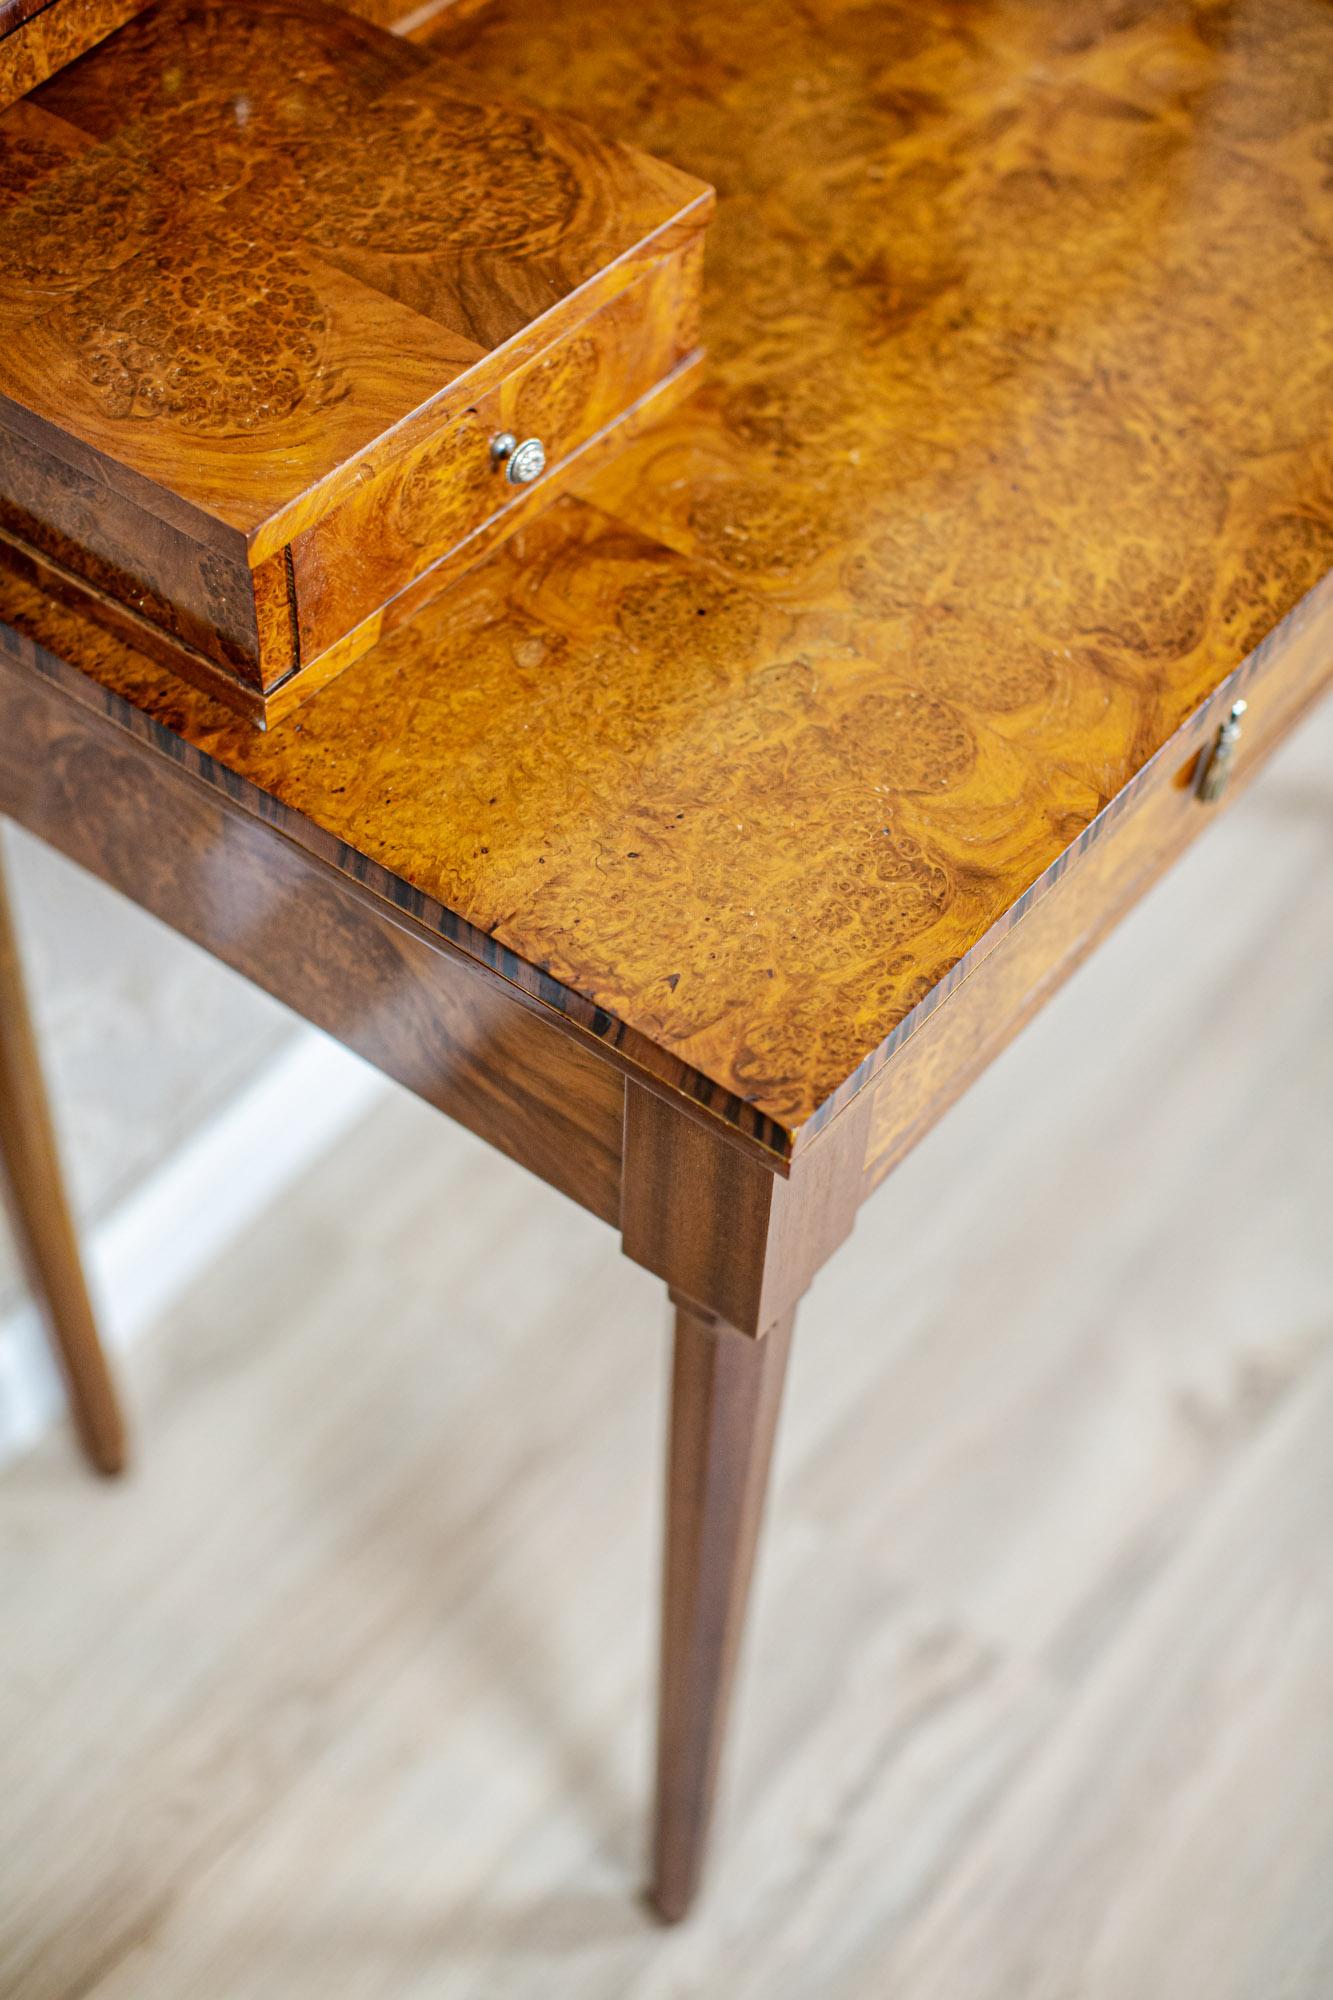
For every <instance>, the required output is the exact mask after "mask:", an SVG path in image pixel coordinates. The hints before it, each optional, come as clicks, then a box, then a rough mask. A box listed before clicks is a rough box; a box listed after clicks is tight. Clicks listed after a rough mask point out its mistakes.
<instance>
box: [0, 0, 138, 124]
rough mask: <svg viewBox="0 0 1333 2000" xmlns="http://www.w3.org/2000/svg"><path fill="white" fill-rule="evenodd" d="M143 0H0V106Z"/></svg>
mask: <svg viewBox="0 0 1333 2000" xmlns="http://www.w3.org/2000/svg"><path fill="white" fill-rule="evenodd" d="M146 4H147V0H0V110H3V108H4V107H5V105H7V104H12V103H13V102H14V100H15V98H18V97H22V96H23V95H24V93H25V92H26V91H29V90H35V89H36V87H37V85H38V84H39V83H44V82H45V80H46V78H47V77H48V76H51V75H52V74H53V73H54V72H55V71H56V70H58V69H60V68H61V67H62V66H63V65H64V64H65V63H68V62H73V61H74V60H75V58H76V57H77V56H81V55H83V54H84V52H85V51H86V50H88V49H90V48H92V47H93V46H94V45H95V44H96V43H97V42H100V41H102V40H103V38H104V37H105V36H107V35H110V34H112V33H114V31H115V30H116V29H117V28H119V27H121V26H122V24H123V23H124V22H126V21H128V20H129V19H130V18H131V16H132V15H134V14H137V13H138V11H139V9H140V8H141V7H143V6H145V5H146Z"/></svg>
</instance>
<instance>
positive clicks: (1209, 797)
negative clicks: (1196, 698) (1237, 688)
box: [1194, 701, 1245, 806]
mask: <svg viewBox="0 0 1333 2000" xmlns="http://www.w3.org/2000/svg"><path fill="white" fill-rule="evenodd" d="M1244 713H1245V703H1244V702H1243V701H1233V702H1232V704H1231V713H1230V715H1228V717H1227V719H1226V721H1225V722H1224V723H1223V724H1222V727H1221V728H1220V729H1219V730H1218V732H1217V740H1216V742H1215V743H1214V744H1213V746H1212V748H1211V749H1210V750H1206V751H1205V752H1204V755H1203V760H1202V762H1201V763H1200V765H1199V775H1198V777H1197V778H1196V779H1195V781H1194V791H1195V796H1196V797H1197V798H1199V799H1201V800H1202V801H1203V803H1204V805H1206V806H1210V805H1212V804H1213V802H1214V801H1215V800H1217V799H1220V798H1221V796H1222V794H1223V792H1224V791H1225V790H1226V788H1227V779H1228V778H1229V777H1230V776H1231V766H1232V765H1233V764H1234V763H1235V761H1236V746H1237V745H1238V743H1239V742H1240V719H1241V717H1242V716H1243V715H1244Z"/></svg>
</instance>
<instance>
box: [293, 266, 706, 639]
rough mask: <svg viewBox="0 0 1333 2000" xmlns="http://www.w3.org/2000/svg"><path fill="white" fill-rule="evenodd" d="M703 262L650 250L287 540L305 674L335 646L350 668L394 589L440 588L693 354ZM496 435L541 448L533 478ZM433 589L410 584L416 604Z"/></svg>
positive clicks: (551, 493)
mask: <svg viewBox="0 0 1333 2000" xmlns="http://www.w3.org/2000/svg"><path fill="white" fill-rule="evenodd" d="M698 262H699V255H698V249H697V247H693V246H691V247H687V248H685V249H682V250H677V251H674V252H672V253H671V254H670V255H668V256H665V257H662V258H659V259H658V260H657V262H656V263H655V264H653V265H651V266H649V268H648V269H647V270H646V271H645V272H644V273H643V275H642V276H641V277H639V278H637V279H635V280H634V282H633V283H632V284H630V285H628V286H627V287H626V288H625V289H624V290H623V291H621V292H620V293H618V294H617V296H616V297H614V298H613V299H612V300H611V301H610V303H609V304H607V305H604V306H603V307H602V308H601V310H600V311H598V312H595V313H594V314H592V316H591V317H590V318H589V319H587V320H584V321H582V322H580V323H578V324H576V325H575V326H574V327H573V328H572V329H571V330H570V331H569V332H567V333H566V334H564V335H563V337H562V338H560V339H558V340H556V341H554V342H553V343H552V344H551V345H550V346H549V347H547V348H544V349H543V350H541V351H540V352H539V353H537V354H536V355H535V356H534V357H533V358H532V359H531V360H529V361H527V362H526V363H525V364H524V365H523V366H521V367H519V368H517V369H515V371H514V372H513V374H512V375H510V376H507V377H506V378H505V379H504V380H503V381H502V382H501V383H499V384H498V385H497V387H496V388H494V389H493V390H492V391H491V392H490V393H489V394H487V395H484V396H482V397H480V398H479V399H478V400H477V402H476V403H475V404H474V405H472V406H470V407H469V408H467V409H465V410H464V411H463V412H462V414H461V415H460V416H458V417H457V418H456V419H455V420H454V422H453V423H451V424H449V425H448V426H447V427H446V428H445V429H443V430H442V431H440V432H438V433H437V434H436V435H434V436H432V437H429V438H427V439H426V440H425V441H424V442H423V443H422V444H419V445H418V446H416V448H415V449H414V450H411V451H409V452H407V453H406V454H404V455H403V456H402V457H401V458H399V459H398V460H396V461H395V462H393V463H392V464H391V465H390V466H389V467H388V468H387V469H386V470H385V471H384V472H383V473H382V474H380V475H378V476H369V477H367V478H366V480H365V481H364V483H363V484H362V485H361V486H360V488H359V489H358V490H357V491H356V492H354V493H352V494H351V495H349V497H348V498H347V499H346V500H345V501H343V503H342V505H341V506H339V507H337V508H335V509H334V510H333V512H332V513H331V514H329V515H326V516H325V518H324V519H323V520H321V521H319V522H317V523H316V524H315V525H314V526H313V527H311V528H308V529H306V530H305V531H304V532H303V533H301V534H299V535H297V536H295V537H294V538H293V540H292V543H291V577H292V584H293V591H294V597H295V607H296V622H297V630H298V633H299V643H300V659H301V664H302V667H303V668H308V667H314V666H317V665H318V663H319V662H320V660H321V658H322V657H323V656H324V655H325V654H326V653H328V651H329V650H330V649H331V648H333V647H338V648H340V649H342V650H341V651H340V658H341V660H342V664H344V665H346V664H347V662H348V661H349V660H351V659H354V658H356V657H357V654H358V652H364V651H365V650H366V648H367V647H368V646H370V645H372V644H373V643H374V640H375V638H376V637H377V636H378V633H379V631H380V629H381V626H382V621H381V620H380V619H379V617H378V613H379V612H380V610H381V609H382V607H384V606H385V605H387V604H388V603H390V602H391V601H392V600H393V599H394V598H395V597H397V596H398V594H399V593H400V592H401V591H404V590H406V589H407V588H408V586H409V585H411V584H414V583H416V582H417V580H418V579H421V578H423V577H425V576H426V575H427V573H429V574H430V575H431V577H432V581H433V585H434V588H436V589H443V588H444V587H445V585H446V584H447V583H449V582H450V581H451V580H452V579H453V577H455V576H456V575H457V574H458V573H459V571H460V570H461V569H462V568H464V567H466V565H467V564H468V563H469V562H470V561H473V560H475V559H476V556H477V555H478V554H480V553H481V552H482V548H483V547H489V546H490V544H491V542H492V540H494V539H495V536H496V534H497V533H499V532H508V530H509V529H510V528H511V527H513V526H517V524H518V520H519V518H520V517H521V515H522V514H523V513H526V512H530V511H532V509H533V508H534V507H535V506H544V505H545V504H546V503H547V502H548V501H549V500H551V499H552V498H554V497H555V495H556V494H557V493H558V492H560V491H561V490H562V489H563V488H564V486H566V485H567V484H568V482H569V478H570V477H571V475H572V473H573V471H574V470H575V466H574V461H575V459H576V458H577V456H578V454H579V453H581V452H582V450H583V448H584V447H585V446H586V445H587V444H588V443H589V442H590V441H591V440H592V439H593V438H595V437H597V436H598V435H599V434H600V433H602V432H605V431H607V430H608V429H609V428H610V427H611V426H612V425H614V424H615V422H616V421H617V419H618V418H620V417H621V416H622V415H623V414H624V412H625V411H626V410H627V409H628V408H629V407H630V406H631V405H632V404H634V403H636V402H637V401H638V400H639V399H640V397H642V396H644V395H646V394H647V392H648V391H649V390H650V389H652V388H653V386H654V384H656V383H657V382H660V381H661V380H662V379H663V378H664V377H666V376H669V375H670V374H671V372H672V371H673V370H674V369H675V368H676V367H677V366H678V364H679V363H680V362H681V361H683V360H684V359H685V358H686V357H687V355H689V354H690V353H691V352H692V350H693V348H694V346H695V342H696V340H697V337H698V329H697V307H696V303H695V302H696V301H697V298H698V285H699V277H698ZM505 437H509V438H512V439H514V440H515V441H516V443H517V444H518V445H520V446H521V445H522V444H523V443H525V442H527V441H529V440H536V441H538V442H539V443H540V446H541V451H542V455H543V458H544V469H543V470H542V471H541V472H540V473H539V474H538V475H537V477H536V478H534V479H533V480H532V481H531V482H530V483H518V484H516V483H514V482H512V481H511V480H510V479H509V477H508V476H507V465H506V462H505V460H503V459H499V458H497V456H496V454H495V450H494V446H495V443H496V440H497V439H502V438H505ZM482 530H487V531H488V532H487V534H486V537H485V541H484V543H482V542H481V541H479V540H478V537H479V535H480V532H481V531H482ZM429 594H431V593H430V592H428V591H418V592H417V593H416V596H415V598H414V602H415V603H420V602H422V601H423V600H424V597H425V596H427V595H429ZM358 637H359V638H360V639H361V640H362V641H363V643H361V644H359V645H358V643H357V640H358Z"/></svg>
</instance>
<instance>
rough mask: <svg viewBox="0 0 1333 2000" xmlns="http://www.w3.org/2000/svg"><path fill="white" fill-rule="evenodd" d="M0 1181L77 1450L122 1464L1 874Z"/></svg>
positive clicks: (100, 1463)
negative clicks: (40, 1312)
mask: <svg viewBox="0 0 1333 2000" xmlns="http://www.w3.org/2000/svg"><path fill="white" fill-rule="evenodd" d="M0 1183H3V1185H4V1191H5V1193H6V1195H7V1197H8V1208H9V1211H10V1215H11V1217H12V1220H13V1225H14V1236H15V1240H16V1242H17V1244H18V1248H19V1253H20V1255H21V1257H22V1259H23V1263H24V1266H25V1269H26V1271H27V1274H28V1280H29V1283H30V1284H31V1286H32V1289H33V1293H34V1295H35V1297H36V1299H37V1301H38V1303H39V1305H40V1306H41V1307H42V1310H43V1312H44V1314H45V1317H46V1321H47V1324H48V1326H49V1328H50V1332H51V1338H52V1344H53V1346H54V1348H55V1352H56V1358H57V1360H58V1361H59V1363H60V1367H61V1371H62V1373H63V1375H64V1377H65V1382H66V1385H67V1388H68V1392H69V1399H70V1406H71V1410H72V1413H73V1417H74V1422H75V1426H76V1428H77V1430H78V1433H79V1437H80V1439H81V1441H82V1443H83V1447H84V1450H85V1451H86V1452H87V1454H88V1457H89V1458H90V1459H91V1461H92V1463H93V1465H94V1466H95V1467H96V1468H97V1470H98V1471H99V1472H107V1473H112V1472H119V1471H120V1470H121V1469H122V1467H123V1465H124V1463H125V1426H124V1422H123V1420H122V1417H121V1412H120V1405H119V1402H118V1400H117V1397H116V1390H115V1385H114V1383H113V1382H112V1379H111V1374H110V1370H109V1369H108V1367H107V1361H106V1356H105V1354H104V1353H103V1351H102V1343H101V1341H100V1340H99V1338H98V1334H97V1323H96V1321H95V1320H94V1318H93V1311H92V1306H91V1304H90V1303H89V1299H88V1288H87V1286H86V1284H85V1283H84V1276H83V1266H82V1264H81V1262H80V1259H79V1247H78V1241H77V1238H76V1236H75V1233H74V1225H73V1222H72V1220H71V1217H70V1211H69V1204H68V1202H67V1200H66V1197H65V1188H64V1182H63V1179H62V1176H61V1171H60V1160H59V1156H58V1154H57V1152H56V1142H55V1134H54V1131H53V1129H52V1125H51V1114H50V1110H49V1108H48V1106H47V1101H46V1091H45V1088H44V1086H43V1083H42V1073H41V1069H40V1067H39V1064H38V1060H37V1046H36V1042H35V1039H34V1036H33V1030H32V1021H31V1019H30V1016H29V1013H28V1002H27V995H26V993H25V992H24V987H23V969H22V964H21V962H20V959H19V951H18V941H17V939H16V937H15V935H14V924H13V919H12V916H11V913H10V908H9V900H8V895H7V893H6V889H5V881H4V874H3V868H2V866H0Z"/></svg>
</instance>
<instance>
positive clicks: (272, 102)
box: [0, 0, 711, 720]
mask: <svg viewBox="0 0 1333 2000" xmlns="http://www.w3.org/2000/svg"><path fill="white" fill-rule="evenodd" d="M6 141H8V144H7V145H6V144H5V142H6ZM0 149H3V150H0V171H3V170H4V167H5V165H6V164H8V165H9V167H10V171H9V175H8V177H7V180H6V182H5V184H4V186H3V188H2V189H0V193H3V195H4V196H5V197H7V200H6V205H5V208H4V212H3V215H0V265H2V266H3V269H4V272H5V284H4V287H3V292H2V293H0V528H2V529H3V530H4V533H5V536H6V547H7V549H8V551H9V554H10V559H11V560H12V561H14V562H15V563H17V564H19V565H21V566H23V567H25V568H26V569H27V570H28V572H29V573H30V574H32V575H34V576H36V577H37V578H38V579H39V580H41V581H42V582H43V583H44V584H46V585H47V586H48V587H50V588H53V589H56V590H63V591H65V592H66V593H67V594H74V595H76V596H78V597H79V599H80V600H81V601H82V602H84V603H85V604H86V605H87V606H88V607H89V608H90V609H92V610H93V612H94V614H95V615H99V616H102V617H103V618H105V619H108V620H109V621H110V622H111V623H112V624H113V625H114V626H115V627H116V628H117V629H119V630H120V631H121V632H122V633H124V635H125V636H127V637H129V638H132V639H134V640H135V641H136V642H137V643H140V644H143V645H144V646H146V647H147V648H148V649H149V650H152V651H155V652H156V653H157V654H158V656H159V657H162V658H164V659H165V660H167V661H168V662H169V663H170V664H172V665H173V666H175V667H176V668H177V669H178V670H179V671H182V672H184V673H186V674H187V675H188V676H189V677H191V678H192V679H195V680H197V681H199V682H201V683H202V684H203V685H206V686H208V687H210V688H212V689H213V690H214V691H215V692H218V693H220V694H221V695H222V696H223V698H224V699H228V700H230V701H231V703H232V705H233V706H235V707H237V708H239V709H240V710H241V711H242V712H244V713H246V714H247V715H249V716H250V717H252V718H253V719H256V720H270V719H272V718H273V717H274V716H276V715H278V714H280V713H282V712H285V710H286V709H287V708H288V707H290V706H291V705H292V702H293V701H294V700H295V699H297V698H299V697H302V696H305V695H307V694H308V693H309V692H310V691H311V689H312V688H313V687H314V686H316V685H318V684H319V683H320V682H321V681H323V680H327V679H328V678H329V677H330V675H331V674H332V673H334V672H336V671H338V670H339V669H340V668H341V667H342V666H343V665H345V664H346V663H347V662H348V661H349V660H351V659H353V658H355V657H356V656H357V655H358V654H359V653H362V652H364V651H365V650H366V649H367V648H368V647H370V646H371V645H372V644H373V642H374V640H375V639H376V637H377V636H378V635H379V634H380V633H381V631H382V630H384V629H386V627H388V626H390V625H392V624H393V623H394V622H395V621H396V620H400V619H401V618H403V617H404V616H405V615H406V614H407V612H408V611H409V610H410V609H411V608H412V607H413V606H414V605H415V604H416V603H417V602H419V601H420V599H421V598H422V596H423V595H426V594H429V592H430V591H431V590H434V589H438V588H439V586H440V584H441V583H442V581H443V580H444V577H445V575H446V574H447V566H448V565H449V564H450V563H452V564H454V565H457V564H458V563H459V562H460V561H463V560H475V558H476V556H477V555H478V554H479V553H480V551H481V549H482V548H483V547H484V546H485V545H486V542H487V540H488V539H494V538H495V537H496V536H498V535H499V534H501V533H504V532H509V531H510V530H512V528H513V527H514V525H515V524H516V523H517V521H518V520H519V519H521V518H522V516H523V513H524V511H525V510H527V509H531V508H533V507H534V506H540V505H542V504H544V503H545V501H547V500H549V499H550V498H551V496H552V494H553V493H555V492H557V491H558V490H559V489H560V487H561V485H562V484H564V483H567V481H568V479H569V477H570V476H571V473H572V472H573V470H574V468H575V466H576V465H577V464H578V463H579V462H580V459H581V456H582V457H583V458H586V457H587V455H588V454H589V453H590V452H594V451H595V450H596V449H597V447H598V445H599V443H601V442H602V441H603V440H605V439H606V438H608V436H609V435H610V433H611V432H612V431H613V429H614V427H615V426H616V425H617V424H618V423H620V422H621V421H622V420H623V419H624V418H625V416H626V413H627V412H634V413H635V414H639V413H641V412H642V411H643V410H644V409H645V408H646V407H647V406H649V405H651V406H652V407H654V408H656V407H658V406H661V405H663V404H664V403H665V402H666V401H668V400H669V399H670V397H671V395H672V394H674V393H679V391H680V390H681V388H683V386H684V384H685V382H686V381H687V380H688V378H689V376H690V373H691V370H692V367H693V364H694V362H695V360H696V358H697V348H698V323H697V302H698V288H699V265H700V256H701V230H702V226H703V224H704V222H705V221H706V219H707V216H708V213H709V210H710V206H711V194H710V191H709V190H708V189H707V188H705V187H704V186H702V185H701V184H700V183H699V182H697V181H695V180H693V179H691V178H690V177H688V176H687V175H684V174H682V173H680V172H678V171H677V170H676V169H674V168H672V167H668V166H665V165H663V164H661V163H660V162H658V161H655V160H651V159H648V158H646V157H645V156H643V155H642V154H638V153H635V152H633V151H631V150H629V149H627V148H626V147H623V146H620V145H618V144H616V143H614V142H607V141H604V140H602V139H599V138H596V137H594V136H593V135H592V134H591V133H590V132H589V131H588V130H586V129H585V128H584V127H582V126H580V125H578V124H576V123H575V122H573V121H572V120H569V119H566V118H563V117H558V116H551V115H549V114H543V113H540V112H537V111H533V110H527V109H522V108H520V107H518V106H517V105H515V104H514V102H513V101H512V97H511V95H510V94H509V93H500V94H498V95H495V96H491V95H490V94H489V93H486V92H483V93H482V94H481V95H480V96H476V95H470V94H468V92H467V91H466V90H465V89H460V88H459V85H458V82H457V79H456V78H454V77H453V76H452V75H451V74H450V73H449V71H448V70H447V69H445V68H442V67H439V66H432V65H431V64H430V63H429V62H428V60H427V59H426V57H425V56H423V55H422V54H420V53H419V52H418V51H417V50H415V49H413V48H412V47H411V46H409V44H407V43H406V42H404V41H401V40H399V39H398V38H396V37H394V36H391V35H388V34H385V33H383V32H382V31H381V30H379V29H377V28H374V27H372V26H370V25H369V24H367V23H365V22H361V21H357V20H353V19H352V18H351V17H350V16H348V15H346V14H343V13H341V12H340V11H338V10H337V9H335V8H332V7H325V6H322V5H321V4H319V0H257V4H255V5H254V6H252V7H245V8H238V7H235V6H232V5H229V4H228V5H223V4H217V5H210V4H189V0H186V4H179V5H172V4H163V5H161V6H158V7H156V8H153V9H152V10H150V11H149V12H148V13H147V14H146V15H143V16H141V17H140V18H139V19H138V20H137V21H135V22H134V23H133V24H132V25H131V26H130V27H128V28H126V29H125V30H123V31H122V32H121V33H120V34H118V35H116V36H114V37H113V38H112V39H111V40H110V41H109V42H106V43H104V44H103V45H102V46H101V47H100V48H99V49H97V50H96V51H95V52H94V53H93V54H92V55H91V56H89V57H88V58H86V59H85V60H83V61H82V62H80V63H79V64H77V65H75V66H74V67H73V68H72V69H70V70H68V71H66V72H64V73H63V74H62V75H61V76H60V77H58V78H56V79H54V80H53V81H52V82H51V83H50V84H48V85H47V86H46V87H45V88H44V89H43V90H42V91H41V92H40V93H38V95H37V96H36V97H33V98H30V99H28V100H26V101H25V102H23V103H21V104H20V105H18V106H16V107H15V108H14V110H13V111H11V113H10V114H9V115H8V117H6V118H5V119H3V120H0ZM505 433H508V434H510V435H511V436H513V437H514V438H515V439H516V440H518V441H519V442H520V443H521V442H522V441H523V440H526V439H528V438H537V439H539V440H540V443H541V445H542V447H543V449H544V452H545V458H546V463H547V468H548V469H547V470H545V471H544V472H542V473H541V474H540V475H539V476H538V477H536V478H535V480H534V481H533V482H532V483H531V484H528V485H521V484H516V483H514V482H513V481H512V480H511V478H510V471H511V467H510V464H509V461H508V460H501V459H500V458H498V457H497V456H496V454H495V452H494V451H493V449H492V446H493V442H494V441H495V440H496V439H497V438H498V437H500V436H502V435H503V434H505ZM511 456H513V457H514V460H515V463H521V462H522V461H521V460H520V459H519V458H518V455H517V454H511Z"/></svg>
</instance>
